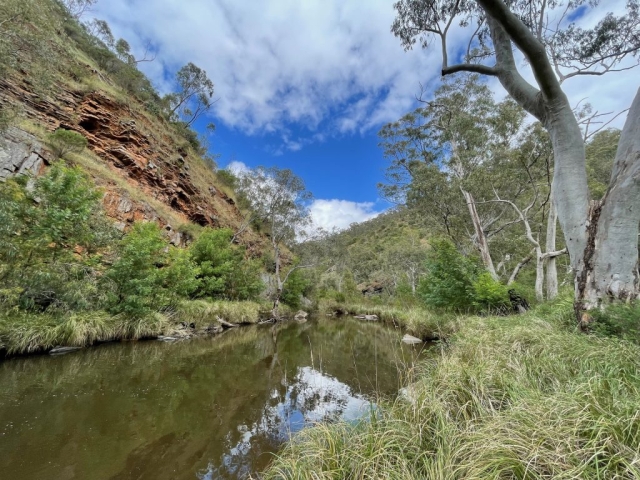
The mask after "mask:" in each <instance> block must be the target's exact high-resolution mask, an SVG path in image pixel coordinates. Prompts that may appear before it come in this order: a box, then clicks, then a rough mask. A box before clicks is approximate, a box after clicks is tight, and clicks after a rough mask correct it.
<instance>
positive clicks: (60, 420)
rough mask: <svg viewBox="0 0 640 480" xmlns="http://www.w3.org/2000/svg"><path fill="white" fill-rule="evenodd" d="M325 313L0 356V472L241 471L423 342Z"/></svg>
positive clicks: (134, 474)
mask: <svg viewBox="0 0 640 480" xmlns="http://www.w3.org/2000/svg"><path fill="white" fill-rule="evenodd" d="M400 338H401V334H400V332H398V331H395V330H393V329H388V328H385V327H383V326H382V325H378V324H373V323H361V322H358V321H355V320H350V319H345V320H334V319H320V320H317V321H313V322H308V323H307V324H303V325H299V324H294V323H292V324H283V325H277V326H275V327H261V328H258V327H255V328H246V329H240V330H235V331H231V332H228V333H226V334H224V335H223V336H221V337H219V338H215V339H199V340H194V341H189V342H184V343H179V344H162V343H160V342H146V343H131V344H111V345H103V346H101V347H98V348H95V349H88V350H86V351H81V352H77V353H73V354H70V355H67V356H62V357H55V358H51V357H35V358H25V359H14V360H10V361H6V362H3V363H0V385H2V388H1V389H0V466H1V470H0V471H2V474H1V475H2V478H11V479H16V480H21V479H32V478H47V479H88V478H91V479H183V478H184V479H195V478H200V479H215V478H246V477H247V476H248V475H249V474H250V473H252V472H256V471H260V470H262V469H264V468H265V467H266V465H267V464H268V462H269V461H270V459H271V456H272V454H273V452H275V451H277V449H278V447H279V446H280V445H281V444H282V442H284V441H286V440H287V439H288V438H289V437H290V436H291V435H292V434H294V433H295V432H297V431H299V430H300V429H302V428H304V427H305V426H306V425H308V424H310V423H313V422H317V421H324V420H334V419H338V418H342V419H346V420H353V419H356V418H358V417H359V416H360V415H362V414H363V412H365V413H366V412H367V411H368V410H369V409H371V408H372V406H371V404H370V403H369V400H368V399H369V398H370V397H371V395H372V394H373V393H374V392H377V393H379V394H383V395H392V394H393V393H394V392H395V391H397V388H398V386H399V384H400V379H399V375H398V372H399V371H403V370H404V369H405V368H406V366H407V365H408V364H410V363H412V362H413V361H414V358H415V355H416V351H415V350H414V349H410V348H408V347H405V346H402V344H401V343H400Z"/></svg>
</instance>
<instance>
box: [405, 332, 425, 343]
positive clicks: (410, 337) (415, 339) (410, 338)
mask: <svg viewBox="0 0 640 480" xmlns="http://www.w3.org/2000/svg"><path fill="white" fill-rule="evenodd" d="M402 341H403V342H404V343H406V344H407V345H419V344H421V343H423V342H422V340H421V339H419V338H418V337H414V336H413V335H409V334H406V335H405V336H404V337H402Z"/></svg>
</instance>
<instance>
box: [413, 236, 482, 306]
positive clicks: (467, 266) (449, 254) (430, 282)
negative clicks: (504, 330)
mask: <svg viewBox="0 0 640 480" xmlns="http://www.w3.org/2000/svg"><path fill="white" fill-rule="evenodd" d="M426 266H427V274H426V275H425V276H424V277H423V279H422V281H421V282H420V285H419V287H418V292H419V294H420V295H421V296H422V298H423V300H424V302H425V303H426V304H427V305H429V306H432V307H436V308H446V309H455V310H469V309H471V308H472V307H473V306H474V304H473V295H474V282H475V280H476V278H477V275H478V270H479V268H478V265H477V263H476V262H475V261H473V260H472V259H470V258H467V257H465V256H463V255H462V254H460V252H458V251H457V250H456V247H455V246H454V245H453V244H452V243H451V242H449V241H448V240H441V239H436V240H433V241H431V250H429V252H428V253H427V260H426Z"/></svg>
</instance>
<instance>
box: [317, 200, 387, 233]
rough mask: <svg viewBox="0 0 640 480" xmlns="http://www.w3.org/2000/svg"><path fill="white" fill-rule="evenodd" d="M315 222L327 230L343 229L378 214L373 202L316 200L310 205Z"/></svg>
mask: <svg viewBox="0 0 640 480" xmlns="http://www.w3.org/2000/svg"><path fill="white" fill-rule="evenodd" d="M309 209H310V211H311V219H312V221H313V224H314V225H315V226H317V227H321V228H323V229H325V230H332V229H334V228H336V229H338V230H343V229H345V228H347V227H349V225H351V224H352V223H359V222H364V221H366V220H370V219H372V218H374V217H376V216H378V215H379V214H380V213H381V212H380V211H376V210H375V204H374V203H373V202H360V203H359V202H352V201H349V200H338V199H332V200H323V199H318V200H314V201H313V202H312V203H311V205H310V207H309Z"/></svg>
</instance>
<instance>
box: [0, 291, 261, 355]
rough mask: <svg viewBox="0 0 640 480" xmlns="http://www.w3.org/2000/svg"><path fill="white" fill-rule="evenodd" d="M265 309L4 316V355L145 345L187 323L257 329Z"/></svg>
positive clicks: (243, 305) (201, 306) (238, 305)
mask: <svg viewBox="0 0 640 480" xmlns="http://www.w3.org/2000/svg"><path fill="white" fill-rule="evenodd" d="M262 310H263V308H262V306H261V305H260V304H259V303H255V302H223V301H220V302H208V301H205V300H194V301H184V302H182V303H181V304H180V305H179V306H178V307H177V308H176V309H175V311H171V312H164V313H159V312H157V313H154V314H151V315H147V316H144V317H140V318H131V317H128V316H126V315H122V314H121V315H115V316H113V315H110V314H108V313H107V312H104V311H94V312H76V313H69V314H67V315H66V316H53V315H49V314H46V313H37V314H34V313H25V312H20V311H11V312H0V353H1V352H2V351H3V350H5V351H6V353H7V354H9V355H17V354H27V353H35V352H41V351H47V350H50V349H51V348H53V347H56V346H60V345H64V346H76V347H86V346H89V345H93V344H95V343H98V342H108V341H114V340H140V339H144V338H154V337H157V336H158V335H171V334H173V333H175V332H176V330H177V329H180V328H182V327H181V325H180V324H181V323H183V322H184V323H188V324H192V323H194V324H195V326H196V328H201V327H206V326H208V325H210V324H216V325H217V319H218V318H222V319H223V320H226V321H227V322H230V323H236V324H254V323H257V322H258V321H259V320H260V318H261V312H262Z"/></svg>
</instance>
